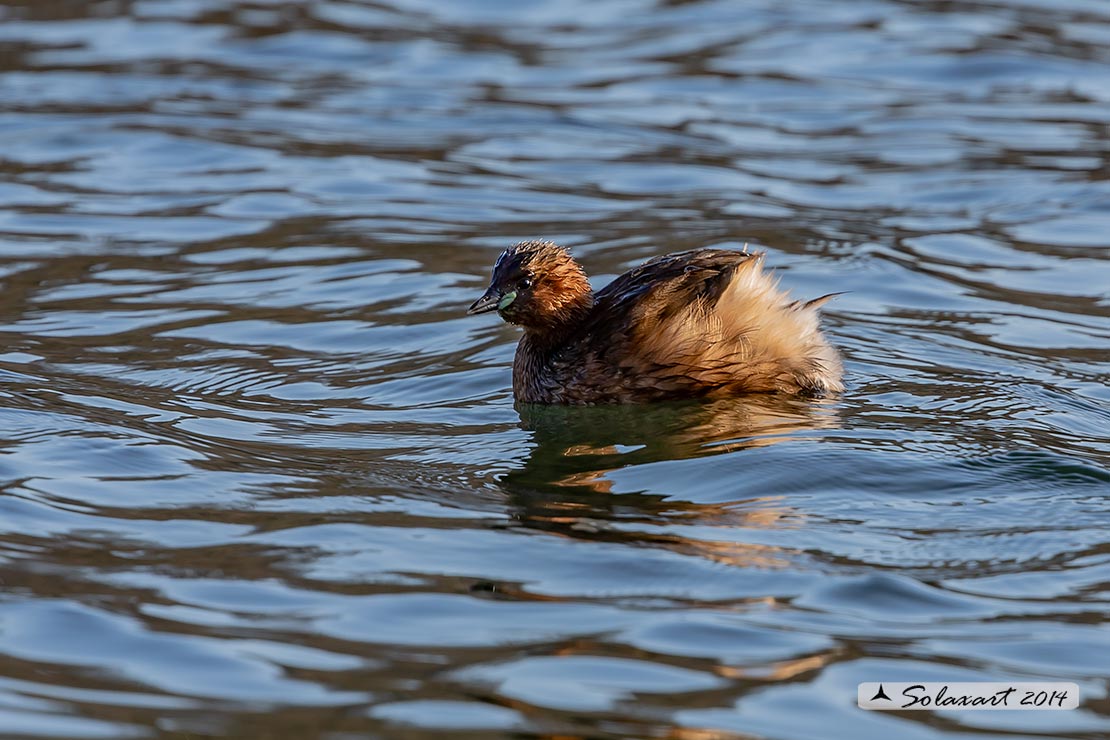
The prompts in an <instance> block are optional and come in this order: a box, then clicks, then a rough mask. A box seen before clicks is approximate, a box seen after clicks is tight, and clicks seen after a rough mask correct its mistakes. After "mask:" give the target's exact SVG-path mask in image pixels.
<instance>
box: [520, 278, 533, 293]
mask: <svg viewBox="0 0 1110 740" xmlns="http://www.w3.org/2000/svg"><path fill="white" fill-rule="evenodd" d="M520 287H521V288H523V289H524V290H528V289H529V288H531V287H532V278H530V277H526V278H521V280H520Z"/></svg>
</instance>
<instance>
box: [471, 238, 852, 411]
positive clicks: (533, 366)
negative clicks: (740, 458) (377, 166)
mask: <svg viewBox="0 0 1110 740" xmlns="http://www.w3.org/2000/svg"><path fill="white" fill-rule="evenodd" d="M762 262H763V255H762V254H758V253H755V254H748V253H744V252H733V251H728V250H724V249H697V250H693V251H689V252H678V253H675V254H668V255H664V256H662V257H656V258H655V259H652V260H649V261H648V262H645V263H644V264H642V265H640V266H639V267H637V268H635V269H632V270H630V271H628V272H626V273H625V274H623V275H621V276H620V277H618V278H617V279H616V280H614V281H613V282H611V283H609V285H607V286H605V287H604V288H602V289H601V290H599V291H597V292H596V293H595V292H593V291H592V290H591V289H590V282H589V280H588V279H587V278H586V273H585V272H584V271H583V270H582V268H581V267H580V266H579V265H578V263H577V262H575V261H574V259H573V258H572V257H571V256H570V253H569V252H567V250H565V249H563V248H562V247H560V246H557V245H556V244H553V243H551V242H539V241H530V242H521V243H520V244H515V245H513V246H511V247H509V248H508V249H506V250H505V251H504V252H503V253H502V254H501V256H500V257H498V259H497V263H496V264H495V265H494V266H493V277H492V278H491V279H490V286H489V289H488V290H487V291H486V292H485V294H484V295H483V296H482V297H481V298H479V299H478V300H477V301H475V302H474V304H473V305H472V306H471V307H470V310H469V311H467V313H470V314H478V313H486V312H487V311H494V310H496V311H497V312H498V313H499V314H500V315H501V318H503V319H504V320H505V321H508V322H509V323H511V324H518V325H519V326H521V327H523V329H524V336H523V337H521V339H520V344H519V345H518V346H517V350H516V359H515V360H514V361H513V392H514V394H515V395H516V399H517V400H518V401H521V402H524V403H549V404H554V403H559V404H577V405H591V404H602V403H628V402H635V401H654V400H663V399H673V398H691V397H696V396H712V397H718V396H729V395H737V394H742V393H758V392H780V393H794V394H821V393H826V392H833V391H840V390H842V389H843V385H842V384H841V373H842V370H841V365H840V357H839V356H838V354H837V352H836V350H835V349H833V347H832V345H830V344H829V343H828V341H827V340H826V339H825V337H824V335H822V334H821V330H820V328H819V326H818V315H817V308H818V307H819V306H821V304H823V303H824V302H825V301H827V300H828V299H829V298H831V297H832V295H836V294H832V295H828V296H822V297H821V298H817V299H815V300H812V301H809V302H801V301H791V300H790V298H789V297H788V296H787V295H786V293H785V292H783V291H781V290H779V288H778V285H777V281H776V280H775V279H774V278H773V277H771V276H769V275H767V274H766V273H764V272H763V269H762Z"/></svg>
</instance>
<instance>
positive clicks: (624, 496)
mask: <svg viewBox="0 0 1110 740" xmlns="http://www.w3.org/2000/svg"><path fill="white" fill-rule="evenodd" d="M517 411H518V413H519V414H520V417H521V425H522V426H523V427H524V428H525V429H526V430H529V431H531V432H532V434H533V438H532V441H533V444H534V445H535V446H534V448H533V449H532V450H531V453H530V455H529V457H528V458H527V460H526V461H525V464H524V466H523V468H520V469H517V470H514V471H511V472H510V473H508V474H506V476H505V477H504V478H503V479H502V480H501V484H502V486H503V487H504V488H505V489H506V491H507V492H508V493H509V495H510V496H511V498H512V501H513V504H514V506H515V508H516V516H517V518H518V521H519V522H520V523H521V524H522V525H524V526H527V527H531V528H535V529H542V530H544V531H547V532H549V533H559V534H562V535H564V536H568V537H577V538H588V539H593V540H606V541H619V542H624V543H629V542H633V543H639V544H651V545H655V546H662V547H666V548H669V549H672V550H675V551H680V552H684V553H689V554H697V555H699V556H701V557H705V558H709V559H711V560H714V561H717V562H721V563H726V564H729V565H735V566H750V567H782V566H783V565H785V564H787V563H788V562H789V560H790V553H789V552H787V551H785V550H784V549H783V548H780V547H774V546H769V545H763V544H755V543H745V542H738V541H735V530H736V529H752V528H758V529H767V528H796V527H799V526H801V524H802V523H803V522H804V514H803V512H801V511H799V510H797V509H796V508H794V507H792V506H788V505H785V504H783V502H782V498H781V497H780V496H756V497H747V498H743V499H738V500H736V499H734V500H727V501H715V502H710V503H699V502H694V501H681V500H676V499H674V498H671V497H669V496H667V495H665V494H661V493H658V492H641V493H634V492H633V493H615V492H614V491H613V486H614V482H615V481H614V478H613V477H612V475H611V474H612V473H613V472H614V471H616V470H619V469H621V468H628V467H631V466H639V465H646V464H651V463H661V462H665V461H668V460H670V461H674V460H684V459H691V458H698V457H705V456H709V455H719V454H723V453H734V454H740V453H748V454H758V451H759V449H760V448H766V447H768V446H770V445H774V444H778V443H781V442H785V441H787V440H797V439H799V438H804V437H805V436H806V433H807V432H816V431H818V430H822V429H828V428H832V427H835V426H836V425H837V423H838V418H837V414H836V405H835V401H829V400H815V399H799V398H791V397H784V396H781V395H775V396H772V395H759V396H751V397H744V398H728V399H719V400H716V401H713V402H696V401H690V402H675V403H657V404H649V405H623V406H596V407H586V408H582V407H577V408H574V407H569V408H568V407H563V406H538V405H518V406H517ZM666 474H667V473H666V472H665V471H661V475H662V476H666ZM672 474H673V473H672ZM662 480H663V479H661V481H662ZM664 485H665V483H664ZM726 495H727V492H722V496H726ZM695 527H696V530H697V532H698V533H699V535H701V536H699V537H691V536H689V534H683V530H688V529H693V528H695ZM707 527H709V528H713V529H716V530H718V531H720V532H721V534H722V536H721V538H720V539H705V538H704V534H705V531H706V528H707ZM718 528H719V529H718ZM726 530H727V531H728V532H732V534H731V535H729V534H726Z"/></svg>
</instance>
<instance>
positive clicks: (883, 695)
mask: <svg viewBox="0 0 1110 740" xmlns="http://www.w3.org/2000/svg"><path fill="white" fill-rule="evenodd" d="M876 699H886V700H887V701H894V700H893V699H891V698H890V697H889V696H887V695H886V692H885V691H883V685H882V684H879V690H878V691H876V692H875V695H874V696H872V697H871V701H875V700H876Z"/></svg>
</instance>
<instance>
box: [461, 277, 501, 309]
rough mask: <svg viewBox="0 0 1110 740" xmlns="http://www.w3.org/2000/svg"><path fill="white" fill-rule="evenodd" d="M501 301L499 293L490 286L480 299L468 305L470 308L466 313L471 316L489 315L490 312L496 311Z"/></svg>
mask: <svg viewBox="0 0 1110 740" xmlns="http://www.w3.org/2000/svg"><path fill="white" fill-rule="evenodd" d="M500 301H501V293H500V292H499V291H497V290H495V289H494V287H493V286H492V285H491V286H490V288H489V290H487V291H486V292H485V293H483V294H482V297H481V298H479V299H478V300H476V301H474V303H472V304H470V308H468V309H466V312H467V313H468V314H470V315H471V316H473V315H474V314H478V313H489V312H490V311H496V310H497V304H498V303H500Z"/></svg>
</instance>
